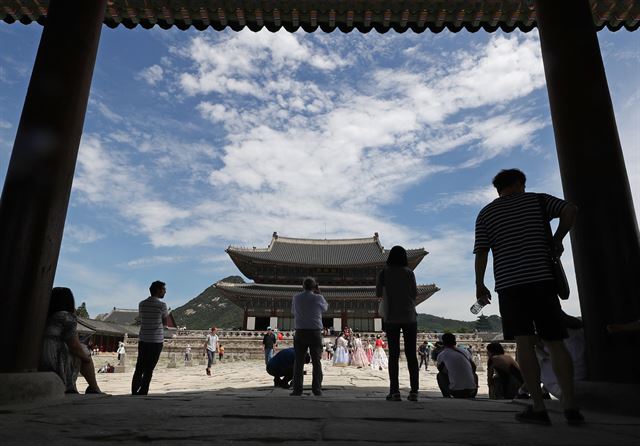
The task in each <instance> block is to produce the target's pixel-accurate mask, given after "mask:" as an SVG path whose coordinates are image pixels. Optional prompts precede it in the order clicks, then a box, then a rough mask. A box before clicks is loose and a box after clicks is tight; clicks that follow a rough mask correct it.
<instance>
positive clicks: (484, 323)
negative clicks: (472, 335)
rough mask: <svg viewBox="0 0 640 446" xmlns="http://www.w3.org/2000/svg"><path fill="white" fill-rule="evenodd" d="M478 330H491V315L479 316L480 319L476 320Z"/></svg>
mask: <svg viewBox="0 0 640 446" xmlns="http://www.w3.org/2000/svg"><path fill="white" fill-rule="evenodd" d="M476 330H478V331H491V322H489V317H487V316H485V315H480V316H478V320H477V321H476Z"/></svg>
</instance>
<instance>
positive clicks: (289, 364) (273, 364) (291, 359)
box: [267, 347, 311, 389]
mask: <svg viewBox="0 0 640 446" xmlns="http://www.w3.org/2000/svg"><path fill="white" fill-rule="evenodd" d="M295 360H296V352H295V349H294V348H293V347H290V348H285V349H283V350H280V351H279V352H278V353H276V354H275V355H274V356H273V358H271V359H270V360H269V362H268V363H267V373H268V374H269V375H271V376H273V387H281V388H283V389H288V388H289V387H291V383H292V380H293V366H294V363H295ZM310 362H311V356H310V355H309V354H306V355H304V363H305V364H309V363H310Z"/></svg>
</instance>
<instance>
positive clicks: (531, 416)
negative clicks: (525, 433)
mask: <svg viewBox="0 0 640 446" xmlns="http://www.w3.org/2000/svg"><path fill="white" fill-rule="evenodd" d="M516 421H519V422H521V423H531V424H540V425H543V426H551V420H550V419H549V414H548V413H547V411H546V410H542V411H537V410H536V411H534V410H533V407H532V406H529V407H527V408H526V409H525V410H523V411H522V412H519V413H517V414H516Z"/></svg>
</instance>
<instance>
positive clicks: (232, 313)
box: [171, 276, 244, 330]
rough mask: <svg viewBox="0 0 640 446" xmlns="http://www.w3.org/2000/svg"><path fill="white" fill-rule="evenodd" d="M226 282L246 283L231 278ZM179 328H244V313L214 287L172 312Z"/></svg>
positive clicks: (238, 278) (237, 278)
mask: <svg viewBox="0 0 640 446" xmlns="http://www.w3.org/2000/svg"><path fill="white" fill-rule="evenodd" d="M222 280H224V281H225V282H232V283H244V280H243V279H242V277H239V276H230V277H226V278H224V279H222ZM171 313H172V314H173V317H174V318H175V320H176V324H178V326H179V327H187V328H189V329H192V330H206V329H208V328H211V327H212V326H216V327H221V328H238V327H242V318H243V311H242V310H241V309H240V308H238V307H237V306H236V305H234V304H232V303H231V302H230V301H229V300H228V299H226V298H225V297H223V296H222V295H221V294H220V292H219V291H218V290H217V289H216V287H215V286H214V285H211V286H210V287H208V288H207V289H206V290H204V291H203V292H202V293H200V294H198V295H197V296H196V297H194V298H193V299H191V300H190V301H189V302H187V303H186V304H184V305H182V306H181V307H178V308H176V309H175V310H173V311H172V312H171Z"/></svg>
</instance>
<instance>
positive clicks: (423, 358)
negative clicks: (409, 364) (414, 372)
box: [418, 341, 431, 371]
mask: <svg viewBox="0 0 640 446" xmlns="http://www.w3.org/2000/svg"><path fill="white" fill-rule="evenodd" d="M430 353H431V347H429V343H428V342H427V341H424V342H423V343H422V345H420V347H418V354H419V355H420V364H418V370H419V369H421V368H422V364H423V363H424V370H425V371H427V370H429V354H430Z"/></svg>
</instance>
